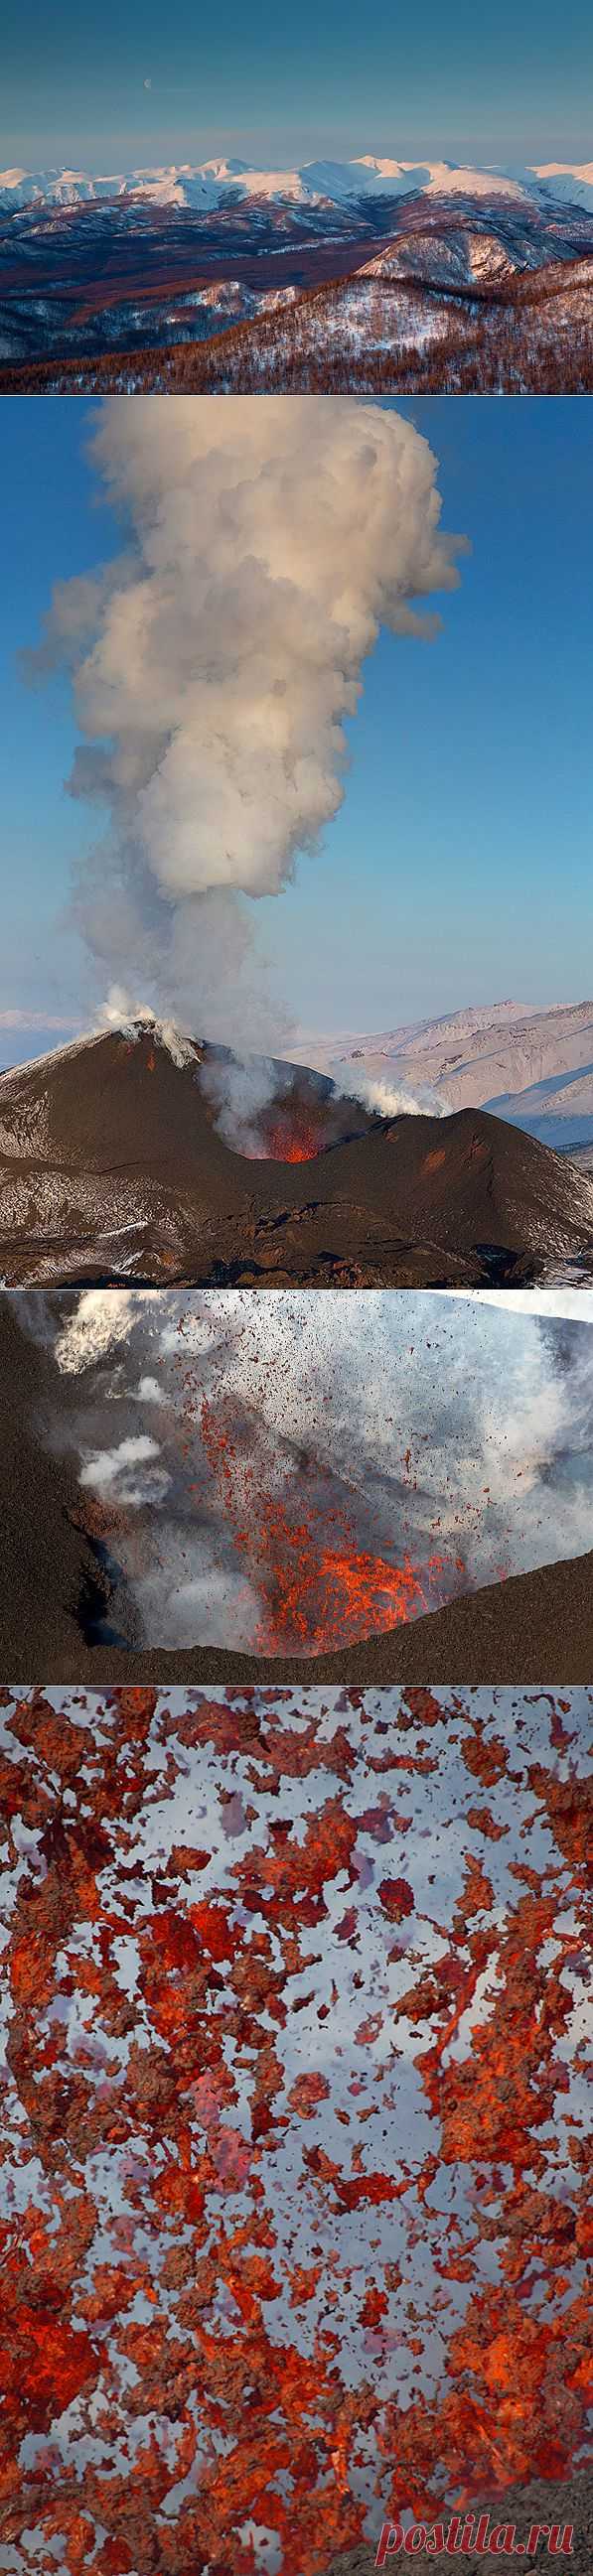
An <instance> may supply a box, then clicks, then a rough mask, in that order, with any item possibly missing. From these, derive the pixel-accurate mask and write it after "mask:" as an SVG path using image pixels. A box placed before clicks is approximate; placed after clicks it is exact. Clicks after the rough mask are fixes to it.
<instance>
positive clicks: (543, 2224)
mask: <svg viewBox="0 0 593 2576" xmlns="http://www.w3.org/2000/svg"><path fill="white" fill-rule="evenodd" d="M0 1699H1V1703H2V1716H1V1726H0V1781H1V1798H2V1818H3V1848H2V1877H1V1880H0V1891H1V1893H0V1907H1V1914H0V1921H1V1924H2V1937H3V1942H4V1959H3V1966H4V1991H5V1998H6V2003H5V2037H6V2054H5V2076H4V2087H3V2118H2V2123H1V2129H0V2220H1V2229H2V2258H3V2286H4V2295H3V2306H2V2317H1V2320H0V2354H1V2378H2V2390H3V2433H4V2443H3V2454H2V2465H1V2470H0V2536H1V2541H2V2547H3V2550H4V2551H5V2552H6V2553H7V2564H9V2565H10V2568H11V2570H13V2571H14V2576H30V2568H31V2564H32V2554H31V2552H32V2542H31V2535H32V2534H33V2535H34V2542H33V2546H34V2553H35V2554H34V2565H35V2570H36V2576H55V2568H56V2565H57V2564H59V2565H63V2566H64V2567H65V2568H67V2569H68V2570H71V2571H72V2576H83V2571H84V2576H86V2571H87V2569H90V2570H93V2571H96V2576H156V2571H158V2576H187V2571H188V2570H189V2569H190V2568H191V2570H192V2576H194V2571H195V2576H198V2571H201V2570H206V2569H207V2570H208V2576H210V2571H218V2576H228V2571H229V2569H230V2567H231V2566H232V2568H233V2576H235V2571H236V2576H255V2571H256V2569H258V2568H259V2569H261V2567H262V2565H263V2566H264V2567H265V2568H266V2569H269V2570H270V2571H271V2576H275V2571H278V2576H279V2571H282V2576H284V2571H286V2576H292V2571H293V2570H294V2564H295V2557H294V2550H295V2532H297V2531H298V2565H299V2576H322V2571H323V2570H324V2569H326V2568H327V2565H328V2563H329V2560H330V2558H331V2555H332V2553H333V2552H335V2551H337V2550H338V2549H340V2548H344V2549H345V2548H347V2547H349V2546H351V2545H352V2544H353V2543H354V2542H356V2540H357V2539H358V2538H359V2537H360V2536H361V2535H363V2534H364V2535H365V2536H366V2537H367V2539H368V2540H369V2541H374V2542H375V2545H376V2540H377V2537H378V2533H379V2530H380V2528H381V2525H382V2523H383V2522H384V2520H385V2518H386V2516H388V2515H389V2514H390V2513H395V2512H396V2511H397V2510H399V2511H401V2509H402V2507H404V2508H405V2509H407V2511H408V2513H409V2512H412V2513H413V2514H414V2515H416V2516H417V2517H420V2518H422V2519H424V2520H426V2519H431V2520H433V2521H434V2520H435V2518H436V2513H437V2508H438V2505H439V2502H440V2501H441V2500H442V2499H443V2497H445V2498H446V2499H447V2502H448V2503H449V2504H452V2503H453V2502H454V2501H456V2500H457V2499H458V2498H459V2499H461V2500H465V2499H466V2498H468V2497H471V2496H473V2495H475V2494H476V2493H478V2492H480V2490H483V2489H484V2487H485V2486H486V2487H487V2488H490V2489H491V2488H492V2485H493V2484H494V2485H495V2486H499V2487H500V2488H501V2489H504V2487H505V2486H506V2485H509V2484H511V2483H512V2482H513V2481H517V2480H520V2479H526V2478H527V2477H534V2476H538V2475H539V2476H543V2477H544V2478H545V2477H558V2476H562V2475H564V2474H565V2473H567V2472H568V2471H569V2470H570V2468H571V2467H572V2466H573V2465H574V2464H575V2462H577V2461H578V2460H579V2457H580V2454H581V2445H582V2438H583V2422H584V2407H585V2396H586V2374H587V2356H586V2337H587V2304H586V2293H585V2285H584V2258H585V2252H586V2243H587V2233H588V2230H589V2228H590V2219H589V2217H588V2194H587V2182H586V2109H585V2105H584V2102H583V2098H582V2077H583V2071H584V2037H583V1996H584V1991H585V1985H584V1980H585V1973H586V1962H585V1946H584V1944H585V1908H586V1854H587V1849H588V1844H589V1843H590V1833H591V1822H590V1814H589V1816H588V1815H587V1781H586V1773H585V1736H586V1726H587V1714H589V1718H590V1714H591V1706H592V1695H591V1694H585V1693H584V1692H579V1693H575V1694H574V1696H573V1697H572V1698H571V1697H570V1696H569V1695H568V1696H566V1697H564V1698H562V1699H559V1698H558V1697H555V1698H553V1697H552V1696H551V1695H547V1694H544V1693H543V1692H542V1693H539V1694H536V1693H530V1694H529V1695H528V1696H526V1697H525V1698H524V1699H521V1698H520V1697H517V1695H516V1694H514V1693H512V1692H510V1691H506V1692H505V1691H499V1692H489V1693H487V1692H485V1691H483V1692H479V1691H476V1692H472V1693H469V1694H463V1693H459V1692H456V1693H454V1694H453V1695H451V1694H447V1693H446V1692H444V1691H443V1692H436V1693H433V1692H430V1691H427V1690H425V1691H422V1690H409V1691H407V1692H405V1691H404V1692H399V1691H392V1692H387V1693H380V1692H374V1691H365V1692H361V1691H354V1690H342V1691H340V1692H333V1693H328V1692H324V1693H322V1692H321V1691H309V1692H305V1693H304V1694H301V1695H299V1694H297V1693H295V1692H294V1691H289V1690H275V1691H270V1690H267V1691H266V1690H265V1689H253V1690H250V1691H238V1690H237V1691H233V1692H231V1693H226V1694H225V1693H223V1692H221V1691H214V1692H211V1693H206V1692H204V1691H198V1690H195V1691H192V1692H191V1693H190V1694H189V1695H188V1694H184V1693H183V1692H181V1691H172V1692H166V1693H161V1694H157V1692H156V1691H151V1690H149V1689H122V1690H113V1691H110V1692H108V1693H105V1694H102V1695H99V1694H95V1695H93V1696H90V1697H89V1696H87V1695H86V1694H85V1693H84V1692H81V1691H72V1692H63V1691H53V1692H52V1693H51V1694H50V1696H49V1697H47V1698H46V1697H44V1696H43V1695H42V1694H40V1693H35V1692H24V1693H23V1694H22V1695H21V1696H20V1697H15V1696H14V1695H12V1696H11V1695H10V1694H9V1693H8V1691H6V1690H4V1691H3V1692H2V1693H1V1694H0ZM589 1806H590V1796H589Z"/></svg>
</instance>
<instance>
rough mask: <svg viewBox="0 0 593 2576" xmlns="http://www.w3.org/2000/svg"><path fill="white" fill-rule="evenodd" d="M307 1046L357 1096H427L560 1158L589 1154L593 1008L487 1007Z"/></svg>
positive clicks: (592, 1140) (311, 1040) (311, 1057)
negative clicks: (483, 1114) (357, 1090)
mask: <svg viewBox="0 0 593 2576" xmlns="http://www.w3.org/2000/svg"><path fill="white" fill-rule="evenodd" d="M305 1045H306V1052H307V1061H308V1063H310V1064H312V1065H314V1066H316V1067H317V1068H318V1070H319V1071H320V1072H324V1073H326V1072H329V1071H330V1070H331V1071H332V1072H333V1073H334V1074H336V1073H337V1072H338V1069H339V1068H342V1069H343V1071H344V1074H345V1075H346V1073H347V1075H348V1079H349V1081H351V1082H352V1085H353V1087H354V1084H355V1082H357V1081H360V1083H361V1088H362V1086H363V1085H364V1086H366V1085H369V1084H370V1085H371V1086H375V1085H377V1084H378V1085H380V1086H381V1090H382V1092H383V1094H385V1091H386V1090H387V1091H389V1089H390V1088H393V1090H394V1091H395V1090H396V1089H397V1090H398V1091H401V1092H402V1093H403V1092H405V1091H406V1090H410V1091H411V1092H413V1093H419V1092H423V1093H425V1094H430V1098H431V1100H432V1101H434V1103H435V1105H439V1106H440V1107H441V1108H442V1109H443V1110H445V1111H446V1110H448V1109H449V1110H456V1109H467V1108H470V1107H471V1108H475V1109H477V1108H481V1109H489V1110H492V1111H493V1112H494V1113H495V1114H496V1116H497V1117H498V1118H506V1119H509V1120H510V1122H511V1124H512V1125H513V1126H519V1127H523V1128H524V1129H525V1130H526V1132H527V1133H528V1134H530V1135H532V1136H537V1137H539V1138H540V1139H541V1141H542V1143H544V1144H547V1145H552V1146H553V1147H554V1148H555V1149H556V1151H558V1150H562V1149H564V1151H567V1152H570V1151H571V1149H572V1148H573V1147H574V1146H577V1147H584V1148H588V1147H590V1146H592V1145H593V1001H590V1002H570V1003H560V1004H554V1005H553V1006H552V1007H550V1008H548V1009H547V1010H540V1011H538V1010H534V1008H533V1005H532V1004H531V1003H526V1002H512V1001H509V1002H506V1001H505V1002H495V1003H488V1004H486V1005H482V1006H481V1007H477V1008H476V1009H472V1008H471V1006H469V1007H468V1008H467V1009H465V1010H460V1011H453V1012H449V1013H447V1014H446V1015H445V1017H444V1018H442V1019H435V1020H418V1021H415V1022H413V1023H411V1024H410V1025H409V1026H406V1025H404V1026H402V1027H400V1028H395V1029H387V1030H383V1031H382V1032H381V1033H380V1034H378V1035H373V1036H360V1035H355V1034H354V1033H353V1032H351V1031H350V1032H349V1033H348V1034H344V1035H342V1036H339V1037H332V1038H323V1037H321V1038H317V1037H307V1039H306V1040H304V1039H302V1040H301V1051H302V1048H303V1046H305ZM401 1105H402V1106H403V1101H402V1103H401Z"/></svg>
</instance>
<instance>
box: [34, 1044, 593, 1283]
mask: <svg viewBox="0 0 593 2576" xmlns="http://www.w3.org/2000/svg"><path fill="white" fill-rule="evenodd" d="M253 1075H254V1066H253V1064H252V1065H251V1067H248V1068H247V1069H244V1068H243V1069H242V1068H241V1067H240V1066H236V1067H235V1068H234V1076H235V1077H236V1078H233V1059H232V1056H231V1054H230V1051H228V1050H225V1049H224V1048H222V1047H220V1048H214V1047H210V1046H208V1045H204V1044H201V1043H199V1042H198V1041H195V1040H193V1039H187V1038H179V1037H178V1036H177V1034H176V1032H174V1031H173V1032H171V1031H168V1030H167V1029H166V1028H164V1027H163V1025H162V1024H161V1023H159V1022H157V1021H154V1022H152V1021H150V1020H149V1019H143V1020H142V1021H138V1022H137V1023H135V1024H134V1026H133V1028H132V1029H131V1031H130V1030H129V1029H128V1030H126V1029H121V1030H114V1029H112V1030H109V1031H108V1032H105V1033H103V1034H101V1035H98V1036H94V1037H89V1038H86V1039H83V1040H80V1041H78V1042H75V1043H74V1044H73V1045H71V1046H68V1047H65V1048H63V1049H58V1050H57V1051H56V1052H55V1053H52V1054H50V1055H46V1056H43V1057H40V1058H39V1059H38V1060H37V1061H35V1062H32V1063H30V1064H28V1065H24V1066H18V1067H16V1068H15V1069H13V1070H10V1071H7V1072H5V1073H4V1074H2V1075H1V1076H0V1265H1V1269H2V1276H3V1280H4V1285H5V1286H7V1287H20V1286H28V1285H35V1284H39V1285H42V1284H46V1285H50V1284H52V1283H53V1284H56V1285H62V1286H70V1285H73V1286H76V1285H78V1284H82V1283H93V1282H95V1283H99V1284H117V1283H118V1282H124V1281H125V1282H128V1283H131V1282H134V1281H135V1282H138V1283H139V1282H143V1283H144V1284H147V1285H154V1286H157V1287H158V1286H160V1285H171V1284H175V1283H181V1284H185V1283H187V1284H195V1285H196V1286H205V1287H209V1286H213V1287H219V1286H244V1287H259V1286H262V1287H268V1288H269V1287H278V1288H282V1287H288V1286H293V1287H298V1286H301V1287H323V1286H326V1287H327V1286H330V1287H331V1286H335V1287H346V1288H361V1287H398V1286H399V1287H419V1288H421V1287H445V1286H452V1287H455V1286H475V1287H482V1286H487V1285H488V1284H494V1285H501V1286H508V1287H512V1286H515V1287H517V1286H521V1285H529V1284H531V1283H534V1282H537V1281H542V1280H545V1278H546V1277H547V1276H549V1274H550V1270H551V1269H553V1270H555V1271H557V1268H558V1265H559V1264H564V1265H565V1266H567V1268H568V1269H570V1266H571V1265H573V1266H574V1265H579V1268H580V1270H581V1272H582V1271H584V1272H585V1273H586V1275H589V1274H590V1275H591V1276H592V1277H593V1181H592V1180H591V1178H590V1176H589V1174H588V1172H587V1171H581V1170H577V1168H576V1166H575V1165H574V1164H573V1163H572V1162H571V1160H570V1158H569V1157H568V1156H566V1155H565V1156H563V1157H560V1156H559V1155H557V1154H555V1153H553V1152H552V1151H551V1150H550V1149H549V1148H548V1147H546V1146H544V1145H541V1144H540V1143H539V1142H538V1141H537V1140H536V1139H534V1138H532V1137H529V1136H527V1135H525V1134H524V1133H523V1132H522V1131H521V1130H520V1129H518V1128H516V1127H511V1126H510V1125H509V1124H508V1123H507V1122H506V1121H503V1120H502V1119H499V1118H497V1117H495V1116H492V1115H491V1114H490V1113H488V1112H486V1111H484V1110H479V1109H472V1108H464V1109H462V1110H460V1111H459V1112H457V1113H453V1114H452V1115H451V1116H449V1117H433V1116H431V1115H424V1114H418V1113H417V1112H416V1111H415V1110H412V1111H410V1112H409V1113H403V1114H401V1115H398V1116H395V1117H391V1116H381V1115H379V1114H378V1113H377V1112H375V1111H374V1110H372V1109H368V1108H367V1107H365V1105H364V1102H362V1101H357V1100H354V1099H352V1098H347V1097H343V1096H342V1094H341V1093H340V1091H339V1090H338V1089H337V1087H336V1085H335V1084H334V1083H333V1082H332V1081H330V1080H329V1078H327V1077H325V1076H323V1075H320V1074H318V1073H314V1072H313V1071H311V1070H310V1069H309V1068H307V1067H303V1066H298V1065H294V1064H283V1063H281V1062H279V1061H277V1062H274V1063H271V1064H267V1065H266V1066H265V1067H264V1066H262V1067H261V1068H259V1075H260V1076H261V1078H259V1079H257V1078H256V1080H255V1086H254V1083H253ZM227 1076H228V1081H227ZM255 1076H256V1077H257V1076H258V1067H257V1063H256V1064H255ZM254 1087H255V1098H256V1106H255V1108H254V1107H253V1102H252V1094H253V1091H254Z"/></svg>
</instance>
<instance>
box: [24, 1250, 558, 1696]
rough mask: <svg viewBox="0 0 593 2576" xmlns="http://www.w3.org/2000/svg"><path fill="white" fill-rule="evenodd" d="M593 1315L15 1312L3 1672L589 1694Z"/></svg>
mask: <svg viewBox="0 0 593 2576" xmlns="http://www.w3.org/2000/svg"><path fill="white" fill-rule="evenodd" d="M531 1306H532V1307H533V1313H531V1312H529V1311H528V1312H526V1311H525V1309H526V1308H527V1309H529V1308H530V1307H531ZM592 1306H593V1300H591V1298H590V1297H589V1296H588V1295H587V1294H586V1293H585V1294H579V1295H578V1296H576V1297H575V1296H574V1295H571V1297H570V1300H569V1301H567V1299H566V1297H565V1296H562V1297H560V1298H559V1297H558V1296H557V1295H556V1294H555V1293H552V1294H549V1295H548V1297H547V1298H546V1297H545V1296H544V1294H543V1293H542V1295H541V1296H537V1295H536V1296H534V1297H533V1298H531V1297H530V1298H529V1299H528V1298H523V1299H518V1300H517V1299H515V1298H513V1297H508V1296H507V1295H506V1294H505V1295H501V1296H497V1297H496V1300H495V1302H494V1303H493V1302H491V1300H490V1299H489V1298H486V1299H483V1298H481V1297H478V1298H469V1299H468V1298H465V1297H464V1298H460V1297H458V1296H457V1295H453V1296H452V1297H451V1298H449V1297H444V1298H435V1297H432V1296H430V1295H429V1296H423V1295H421V1294H420V1295H419V1294H414V1295H412V1296H411V1295H409V1294H407V1293H404V1294H398V1293H397V1292H394V1293H392V1294H387V1295H381V1294H379V1295H375V1294H370V1295H369V1294H367V1295H366V1296H365V1295H364V1293H363V1294H362V1295H361V1296H360V1297H359V1298H358V1299H357V1300H356V1302H355V1303H354V1304H353V1301H352V1300H351V1299H336V1297H335V1295H334V1294H333V1293H332V1292H326V1293H325V1294H323V1293H321V1295H320V1297H319V1298H318V1299H315V1300H313V1299H311V1298H310V1297H308V1296H307V1295H302V1294H300V1293H299V1292H297V1293H296V1294H294V1293H292V1292H288V1293H287V1294H286V1295H285V1296H284V1297H282V1298H271V1297H268V1298H266V1299H265V1300H262V1299H260V1298H259V1297H257V1296H254V1295H252V1294H250V1293H249V1292H246V1293H245V1292H239V1293H237V1292H236V1291H231V1292H229V1291H227V1290H223V1291H219V1292H212V1291H207V1292H200V1291H196V1290H194V1291H191V1292H183V1293H175V1292H170V1293H169V1294H168V1295H166V1296H164V1295H163V1294H162V1293H159V1292H146V1291H143V1290H138V1289H135V1290H132V1291H129V1290H115V1291H114V1290H106V1291H104V1290H96V1289H93V1290H90V1291H89V1290H87V1291H81V1292H78V1293H74V1292H72V1291H66V1292H56V1293H48V1292H45V1293H43V1294H38V1293H36V1292H34V1293H32V1294H23V1293H20V1294H17V1295H13V1296H11V1295H7V1294H5V1295H4V1297H2V1298H0V1361H1V1372H0V1376H1V1384H2V1407H1V1424H0V1433H1V1436H0V1518H1V1526H2V1531H3V1549H2V1569H1V1581H0V1653H1V1657H2V1669H3V1670H4V1672H5V1673H6V1674H9V1675H10V1677H11V1680H13V1681H26V1679H27V1678H28V1676H30V1673H31V1671H33V1672H38V1673H43V1675H44V1678H45V1680H46V1681H48V1682H49V1681H52V1683H53V1682H55V1681H71V1682H75V1681H76V1680H83V1679H86V1680H96V1679H98V1680H100V1682H101V1683H104V1682H105V1681H106V1680H108V1679H109V1680H111V1681H117V1680H120V1681H124V1680H138V1681H141V1682H145V1681H153V1680H158V1679H160V1680H161V1681H163V1682H164V1681H165V1680H166V1681H167V1682H185V1681H190V1680H191V1681H201V1682H204V1681H230V1680H231V1679H232V1680H235V1681H241V1682H249V1681H251V1680H253V1678H254V1677H255V1675H256V1674H258V1673H259V1672H260V1671H261V1672H262V1673H264V1674H266V1675H267V1676H268V1677H269V1678H270V1679H273V1680H274V1681H277V1682H279V1683H283V1682H284V1681H286V1680H295V1679H296V1680H300V1681H301V1682H302V1683H304V1682H305V1679H306V1676H307V1675H309V1676H310V1677H311V1678H312V1679H313V1678H314V1679H315V1681H319V1682H325V1681H326V1680H327V1681H334V1680H335V1681H336V1682H339V1681H340V1679H343V1678H348V1680H350V1681H352V1682H361V1683H364V1682H365V1680H367V1679H368V1680H369V1681H371V1680H372V1681H373V1682H375V1683H376V1684H379V1685H384V1684H385V1683H387V1682H389V1681H394V1680H402V1681H403V1680H405V1681H415V1682H416V1681H419V1682H424V1683H427V1684H429V1683H433V1682H436V1681H437V1680H444V1681H446V1682H449V1683H452V1682H453V1681H458V1680H459V1681H463V1680H464V1679H465V1680H472V1681H476V1682H480V1681H485V1680H487V1679H488V1677H489V1675H491V1674H492V1673H493V1672H495V1673H497V1674H498V1675H499V1676H500V1678H501V1679H504V1680H505V1681H515V1680H520V1681H522V1682H527V1681H529V1682H534V1683H536V1684H537V1683H539V1682H540V1681H541V1679H542V1676H545V1675H546V1674H548V1675H550V1674H552V1675H553V1676H554V1678H555V1679H556V1680H557V1681H558V1682H576V1681H581V1680H584V1679H586V1678H587V1675H588V1673H590V1671H591V1655H592V1652H593V1590H592V1584H591V1566H592V1559H591V1553H590V1533H591V1484H592V1456H591V1420H592V1419H593V1411H592V1407H593V1393H592V1389H593V1377H592V1370H593V1347H592V1346H593V1327H592V1324H591V1321H590V1320H589V1321H588V1320H587V1317H588V1315H589V1314H590V1310H591V1308H592ZM559 1307H560V1308H561V1309H562V1311H561V1312H559V1311H558V1308H559ZM575 1309H576V1310H577V1311H576V1312H575V1311H574V1310H575Z"/></svg>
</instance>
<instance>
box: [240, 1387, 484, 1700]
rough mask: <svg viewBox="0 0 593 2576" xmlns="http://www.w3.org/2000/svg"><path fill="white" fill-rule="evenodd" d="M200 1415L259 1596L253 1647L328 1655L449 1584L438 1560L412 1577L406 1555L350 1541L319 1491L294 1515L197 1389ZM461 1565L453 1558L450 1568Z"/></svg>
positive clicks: (347, 1528)
mask: <svg viewBox="0 0 593 2576" xmlns="http://www.w3.org/2000/svg"><path fill="white" fill-rule="evenodd" d="M200 1413H201V1431H202V1441H203V1445H204V1449H205V1451H206V1456H207V1458H208V1461H209V1465H210V1467H211V1470H212V1474H213V1476H214V1479H215V1482H216V1485H217V1488H218V1493H219V1496H220V1499H221V1501H222V1504H223V1508H224V1513H225V1519H226V1523H227V1527H228V1529H229V1531H230V1534H231V1536H232V1540H233V1544H234V1546H235V1548H236V1549H237V1551H238V1553H239V1554H240V1556H241V1558H242V1560H243V1562H244V1564H245V1566H246V1569H247V1570H248V1572H249V1576H250V1579H251V1582H252V1584H253V1586H254V1588H255V1590H256V1591H257V1593H258V1594H259V1596H260V1599H261V1601H262V1616H261V1621H260V1625H259V1629H258V1634H257V1638H256V1640H255V1643H256V1644H257V1647H258V1648H259V1650H260V1651H261V1652H262V1653H266V1654H282V1653H285V1654H290V1653H293V1654H298V1653H299V1652H301V1653H305V1654H306V1653H308V1654H315V1653H317V1654H323V1653H329V1652H331V1649H332V1648H333V1647H340V1646H342V1645H348V1644H354V1643H356V1641H357V1639H358V1638H361V1637H366V1636H370V1635H382V1634H384V1633H385V1632H386V1631H387V1630H388V1629H390V1628H396V1627H398V1626H399V1625H400V1624H401V1623H402V1622H404V1621H406V1620H408V1619H413V1618H415V1617H418V1615H419V1613H420V1612H422V1611H423V1610H427V1609H428V1608H430V1607H432V1606H433V1601H432V1600H431V1595H434V1592H435V1589H436V1595H437V1598H439V1599H442V1597H443V1589H444V1590H445V1591H447V1590H448V1589H449V1588H450V1585H449V1581H448V1575H447V1564H446V1560H445V1558H443V1557H441V1556H437V1555H434V1556H431V1557H430V1559H429V1561H428V1564H427V1566H426V1568H425V1569H423V1579H422V1580H421V1577H420V1571H419V1570H416V1569H415V1568H414V1567H413V1565H412V1564H411V1562H410V1559H409V1557H408V1555H407V1554H406V1556H405V1557H404V1560H403V1563H402V1564H401V1565H391V1564H390V1563H389V1560H388V1559H387V1558H386V1557H384V1556H379V1555H376V1556H375V1555H373V1554H372V1552H370V1551H368V1550H364V1549H360V1548H359V1547H357V1545H356V1535H355V1532H354V1530H353V1528H352V1526H351V1523H350V1522H349V1520H348V1518H347V1515H346V1513H345V1512H343V1511H342V1510H340V1509H339V1508H337V1507H336V1506H335V1505H334V1504H332V1503H330V1501H329V1499H326V1498H325V1497H324V1496H323V1494H321V1496H320V1497H319V1498H312V1499H311V1500H310V1502H309V1504H308V1508H307V1512H306V1514H305V1515H304V1516H299V1515H297V1514H296V1513H295V1510H294V1507H293V1508H292V1509H291V1507H290V1505H289V1504H288V1503H287V1501H286V1499H285V1497H284V1495H278V1494H273V1493H271V1492H270V1489H269V1481H268V1485H267V1486H266V1481H265V1467H264V1465H263V1463H262V1460H261V1459H259V1458H257V1457H256V1456H254V1455H253V1454H251V1455H246V1453H245V1451H244V1450H243V1449H242V1447H241V1439H240V1433H239V1431H238V1428H237V1426H236V1425H235V1423H234V1422H233V1421H232V1419H231V1418H230V1417H229V1414H228V1411H227V1409H226V1408H225V1407H223V1406H222V1405H219V1406H216V1407H215V1406H214V1405H213V1404H212V1403H210V1401H209V1400H208V1398H207V1397H206V1396H204V1397H203V1399H202V1403H201V1408H200ZM268 1477H269V1469H268ZM462 1570H464V1569H463V1568H462V1565H461V1560H460V1559H459V1558H458V1559H457V1560H456V1572H457V1575H459V1572H460V1571H462ZM443 1578H444V1585H443Z"/></svg>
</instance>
